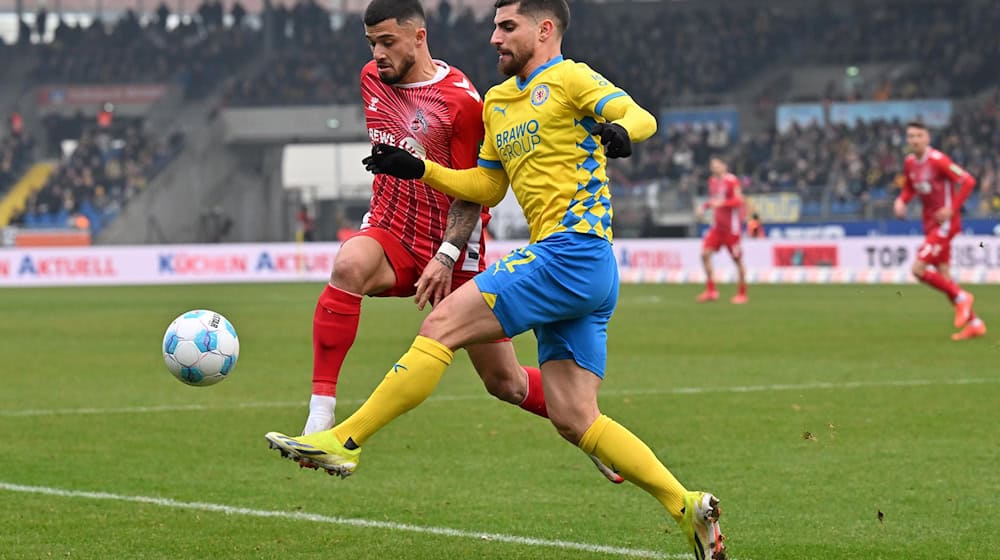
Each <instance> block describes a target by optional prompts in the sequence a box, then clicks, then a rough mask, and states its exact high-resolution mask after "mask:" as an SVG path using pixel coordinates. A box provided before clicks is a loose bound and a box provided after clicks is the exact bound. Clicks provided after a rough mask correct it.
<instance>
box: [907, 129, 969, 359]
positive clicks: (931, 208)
mask: <svg viewBox="0 0 1000 560" xmlns="http://www.w3.org/2000/svg"><path fill="white" fill-rule="evenodd" d="M930 140H931V136H930V132H929V131H928V130H927V127H926V126H924V125H923V124H922V123H919V122H911V123H909V124H907V125H906V143H907V145H908V147H909V149H910V154H909V155H907V156H906V162H905V163H904V164H903V190H902V192H901V193H900V195H899V197H898V198H897V199H896V201H895V203H894V205H893V209H894V210H895V212H896V216H897V217H899V218H903V217H905V216H906V205H907V203H909V202H910V200H912V199H913V198H914V197H916V196H919V197H920V204H921V206H922V207H923V222H924V234H925V238H924V243H923V245H921V246H920V250H919V251H918V252H917V258H916V260H915V261H913V268H912V270H913V275H914V276H916V277H917V279H918V280H920V281H921V282H923V283H924V284H927V285H928V286H930V287H932V288H934V289H936V290H939V291H941V292H942V293H944V294H945V295H946V296H948V300H949V301H951V302H952V304H953V305H954V306H955V328H957V329H962V330H960V331H959V332H957V333H954V334H952V335H951V338H952V340H965V339H968V338H975V337H979V336H983V335H984V334H986V324H985V323H983V320H982V319H981V318H979V317H977V316H976V314H975V312H974V311H973V310H972V303H973V301H974V300H975V298H974V297H973V296H972V294H970V293H969V292H966V291H965V290H962V289H961V288H959V287H958V284H957V283H955V281H954V280H952V278H951V267H950V262H951V240H952V239H954V238H955V236H956V235H957V234H958V232H959V231H960V230H961V229H962V215H961V212H962V204H963V203H964V202H965V199H966V198H968V197H969V193H971V192H972V188H973V187H975V186H976V179H975V178H974V177H972V175H969V173H968V172H967V171H965V170H964V169H962V168H961V167H959V166H958V165H957V164H955V163H953V162H952V161H951V158H949V157H948V156H947V155H945V154H943V153H942V152H940V151H938V150H936V149H934V148H933V147H931V145H930ZM956 187H957V191H956Z"/></svg>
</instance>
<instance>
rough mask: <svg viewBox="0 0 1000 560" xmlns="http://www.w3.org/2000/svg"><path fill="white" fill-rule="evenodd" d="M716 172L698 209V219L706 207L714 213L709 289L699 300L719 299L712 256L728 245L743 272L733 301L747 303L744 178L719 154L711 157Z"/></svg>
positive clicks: (706, 255) (706, 261)
mask: <svg viewBox="0 0 1000 560" xmlns="http://www.w3.org/2000/svg"><path fill="white" fill-rule="evenodd" d="M708 165H709V169H710V170H711V172H712V175H711V177H709V178H708V200H707V201H706V202H705V203H704V204H702V205H701V207H699V208H698V218H699V219H701V217H702V216H703V215H704V213H705V210H708V209H712V210H713V212H714V216H713V219H712V227H710V228H709V229H708V231H707V232H706V233H705V240H704V242H703V243H702V250H701V264H702V266H703V267H704V268H705V291H704V292H702V293H701V294H699V295H698V297H697V301H698V303H705V302H709V301H715V300H717V299H719V292H718V290H716V289H715V277H714V271H713V270H712V255H713V254H715V253H716V252H717V251H718V250H719V249H721V248H722V247H725V248H726V250H727V251H729V255H730V256H731V257H732V258H733V263H734V264H735V265H736V271H737V273H738V275H739V288H738V291H737V293H736V295H735V296H733V298H732V299H731V300H729V301H731V302H732V303H736V304H742V303H746V302H747V284H746V269H745V268H744V266H743V249H742V248H741V247H740V232H742V231H743V218H744V215H743V211H744V207H743V193H742V189H741V188H740V180H739V179H738V178H737V177H736V175H733V174H732V173H730V172H729V168H728V166H727V165H726V162H724V161H722V159H720V158H718V157H713V158H712V159H711V160H709V164H708Z"/></svg>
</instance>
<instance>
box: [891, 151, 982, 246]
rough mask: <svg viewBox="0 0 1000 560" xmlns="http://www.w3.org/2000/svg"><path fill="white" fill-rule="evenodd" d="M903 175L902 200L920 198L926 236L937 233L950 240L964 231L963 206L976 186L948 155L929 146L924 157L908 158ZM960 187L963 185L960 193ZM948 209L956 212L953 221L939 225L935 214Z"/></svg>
mask: <svg viewBox="0 0 1000 560" xmlns="http://www.w3.org/2000/svg"><path fill="white" fill-rule="evenodd" d="M903 176H904V181H903V192H902V193H901V194H900V198H901V199H902V200H903V202H909V201H910V200H911V199H912V198H913V197H914V195H919V196H920V204H921V206H923V211H924V212H923V220H924V232H925V233H927V234H930V233H932V232H935V231H937V232H938V233H939V234H940V235H941V236H942V237H950V236H953V235H955V234H956V233H958V231H959V230H960V229H962V218H961V209H962V204H963V203H964V202H965V199H966V198H968V196H969V193H970V192H972V187H973V186H975V184H976V181H975V179H973V178H972V176H971V175H969V174H968V173H967V172H966V171H965V170H964V169H962V168H961V167H959V166H958V165H956V164H955V163H953V162H952V161H951V158H949V157H948V156H946V155H945V154H943V153H941V152H940V151H938V150H935V149H934V148H931V147H928V148H927V151H925V152H924V157H922V158H917V156H915V155H913V154H910V155H908V156H906V161H905V162H904V163H903ZM956 185H962V188H961V190H960V191H959V192H957V193H956V192H955V186H956ZM945 207H948V208H951V209H953V210H954V213H953V214H952V217H951V219H950V220H948V221H947V222H944V223H941V224H939V223H938V221H937V220H936V219H935V218H934V213H935V212H937V211H938V210H940V209H942V208H945Z"/></svg>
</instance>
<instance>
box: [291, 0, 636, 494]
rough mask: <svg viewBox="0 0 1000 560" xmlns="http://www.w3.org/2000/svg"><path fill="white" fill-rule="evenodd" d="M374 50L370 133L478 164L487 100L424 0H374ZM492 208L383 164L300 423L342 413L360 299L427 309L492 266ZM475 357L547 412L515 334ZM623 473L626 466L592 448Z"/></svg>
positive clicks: (368, 88)
mask: <svg viewBox="0 0 1000 560" xmlns="http://www.w3.org/2000/svg"><path fill="white" fill-rule="evenodd" d="M364 22H365V37H366V38H367V39H368V42H369V44H370V45H371V49H372V60H371V61H370V62H368V64H366V65H365V67H364V68H363V69H362V71H361V98H362V103H363V105H364V109H365V120H366V123H367V127H368V135H369V137H370V139H371V142H372V143H373V144H377V143H381V144H390V145H393V146H397V147H399V148H403V149H406V150H407V151H409V152H410V153H412V154H414V155H416V156H418V157H420V158H423V159H429V160H432V161H434V162H436V163H439V164H441V165H444V166H447V167H451V168H455V169H465V168H469V167H475V166H476V162H477V157H478V154H479V144H480V142H481V141H482V139H483V120H482V113H483V104H482V99H481V97H480V95H479V93H478V92H477V91H476V88H475V86H473V85H472V84H471V83H470V81H469V79H468V78H467V77H466V76H465V74H463V73H462V72H461V71H460V70H458V69H457V68H454V67H452V66H449V65H448V64H446V63H445V62H443V61H440V60H436V59H433V58H432V57H431V54H430V51H429V49H428V45H427V29H426V28H425V19H424V12H423V8H422V7H421V5H420V2H419V1H418V0H373V1H372V2H371V3H370V4H369V5H368V7H367V9H366V10H365V14H364ZM489 217H490V215H489V212H488V211H487V210H486V209H485V208H483V207H481V206H480V205H478V204H474V203H471V202H466V201H461V200H453V199H451V198H449V197H448V196H446V195H444V194H441V193H440V192H438V191H436V190H434V189H431V188H430V187H428V186H427V185H425V184H424V183H422V182H420V181H417V180H409V179H397V178H395V177H392V176H390V175H384V174H380V175H376V176H375V178H374V180H373V182H372V199H371V208H370V211H369V213H368V214H367V215H366V216H365V220H364V223H363V225H362V229H361V231H359V232H358V233H357V234H356V235H354V236H353V237H351V238H350V239H348V240H346V241H345V242H344V243H343V245H342V246H341V247H340V251H339V252H338V253H337V257H336V259H335V261H334V265H333V272H332V274H331V276H330V283H329V284H328V285H327V286H326V288H325V289H324V290H323V293H322V294H321V295H320V297H319V302H318V304H317V306H316V311H315V314H314V317H313V394H312V398H311V400H310V404H309V418H308V419H307V421H306V425H305V428H304V429H303V434H311V433H314V432H318V431H321V430H328V429H330V428H331V427H332V426H333V424H334V407H335V405H336V389H337V379H338V377H339V376H340V369H341V365H342V364H343V361H344V358H345V356H346V355H347V352H348V351H349V350H350V348H351V346H352V345H353V344H354V340H355V338H356V336H357V332H358V320H359V317H360V313H361V300H362V297H363V296H365V295H369V296H376V297H409V296H414V299H415V301H416V304H417V307H418V308H420V309H423V308H424V306H425V305H426V304H427V303H428V302H429V303H431V304H432V305H433V304H436V303H437V302H439V301H440V300H442V299H443V298H444V297H445V296H446V295H448V293H450V291H451V289H452V288H454V287H457V286H459V285H461V284H462V283H464V282H467V281H469V280H471V279H472V277H473V276H475V275H476V274H477V273H478V272H479V271H481V270H484V269H485V268H486V251H485V247H484V239H483V232H484V230H485V226H486V224H487V222H488V221H489ZM467 350H468V353H469V358H470V359H471V361H472V364H473V366H475V368H476V371H477V372H478V373H479V376H480V377H481V378H482V380H483V383H484V384H485V385H486V389H487V390H488V391H489V392H490V394H492V395H494V396H496V397H497V398H499V399H501V400H504V401H507V402H509V403H512V404H516V405H518V406H520V407H521V408H523V409H525V410H527V411H529V412H532V413H534V414H537V415H539V416H543V417H547V411H546V407H545V397H544V394H543V391H542V380H541V372H540V371H539V369H538V368H534V367H523V366H521V365H520V364H519V363H518V360H517V356H516V355H515V353H514V346H513V344H511V342H510V340H509V339H504V340H499V341H493V342H486V343H481V344H474V345H471V346H469V347H468V348H467ZM591 459H592V460H593V461H594V463H595V465H596V466H597V467H598V469H600V470H601V473H602V474H603V475H604V476H605V477H607V478H608V479H609V480H611V481H612V482H615V483H620V482H622V480H623V479H622V478H621V476H620V475H618V474H617V473H615V472H614V471H612V470H611V469H608V468H607V467H606V466H604V465H603V464H601V463H600V461H599V460H597V458H596V457H593V456H592V457H591Z"/></svg>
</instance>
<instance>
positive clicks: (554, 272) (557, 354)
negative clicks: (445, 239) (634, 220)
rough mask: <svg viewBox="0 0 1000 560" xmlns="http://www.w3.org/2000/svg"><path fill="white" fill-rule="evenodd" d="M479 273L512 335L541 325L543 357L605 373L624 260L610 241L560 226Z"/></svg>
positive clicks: (479, 282) (478, 281) (488, 297)
mask: <svg viewBox="0 0 1000 560" xmlns="http://www.w3.org/2000/svg"><path fill="white" fill-rule="evenodd" d="M473 280H475V281H476V285H477V286H478V287H479V291H480V292H482V293H483V297H484V298H486V302H487V303H488V304H489V305H490V307H491V308H492V309H493V313H494V315H496V317H497V319H498V320H499V321H500V325H501V326H503V330H504V332H505V333H506V334H507V336H511V337H513V336H516V335H518V334H520V333H522V332H524V331H527V330H534V332H535V337H536V338H537V339H538V362H539V363H541V364H544V363H545V362H547V361H549V360H566V359H572V360H573V361H575V362H576V363H577V364H579V365H580V367H582V368H584V369H586V370H589V371H591V372H593V373H594V374H596V375H597V376H598V377H600V378H603V377H604V368H605V365H606V364H607V358H608V348H607V343H608V321H609V320H610V319H611V314H612V313H613V312H614V310H615V304H616V303H617V301H618V265H617V263H616V262H615V254H614V251H613V250H612V247H611V243H609V242H608V241H607V240H605V239H602V238H600V237H596V236H594V235H586V234H582V233H570V232H564V233H557V234H554V235H551V236H549V237H547V238H545V239H544V240H542V241H540V242H538V243H533V244H531V245H528V246H527V247H524V248H521V249H517V250H515V251H513V252H512V253H510V254H508V255H507V256H505V257H504V258H503V259H501V260H500V261H499V262H497V263H496V264H494V265H492V266H490V267H488V268H487V269H486V270H484V271H483V272H480V273H479V274H477V275H476V276H475V278H473Z"/></svg>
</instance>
